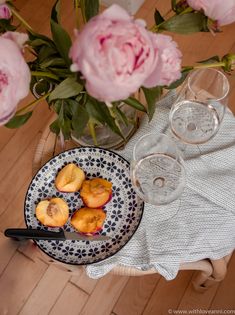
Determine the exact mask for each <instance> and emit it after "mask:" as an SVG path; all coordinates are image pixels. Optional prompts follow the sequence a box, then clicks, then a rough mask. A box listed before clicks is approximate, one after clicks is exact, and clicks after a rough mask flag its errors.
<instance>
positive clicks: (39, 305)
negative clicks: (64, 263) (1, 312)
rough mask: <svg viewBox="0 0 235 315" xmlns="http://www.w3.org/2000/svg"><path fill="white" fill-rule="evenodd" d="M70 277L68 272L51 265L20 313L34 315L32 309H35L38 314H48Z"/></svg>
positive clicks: (21, 314) (20, 314)
mask: <svg viewBox="0 0 235 315" xmlns="http://www.w3.org/2000/svg"><path fill="white" fill-rule="evenodd" d="M69 278H70V274H69V273H68V272H64V271H61V270H59V269H58V268H56V267H54V266H50V267H49V268H48V269H47V271H46V272H45V274H44V275H43V277H42V279H41V280H40V282H39V283H38V284H37V286H36V288H35V289H34V290H33V292H32V294H31V295H30V297H29V298H28V300H27V302H26V303H25V304H24V307H23V308H22V309H21V311H20V313H19V315H32V310H35V313H36V314H37V315H45V314H48V313H49V311H50V309H51V308H52V307H53V305H54V303H55V301H56V300H57V298H58V297H59V295H60V294H61V293H62V291H63V289H64V287H65V285H66V283H67V282H68V281H69Z"/></svg>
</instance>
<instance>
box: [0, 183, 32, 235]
mask: <svg viewBox="0 0 235 315" xmlns="http://www.w3.org/2000/svg"><path fill="white" fill-rule="evenodd" d="M28 185H29V180H28V179H27V180H26V181H25V182H24V183H23V185H22V187H21V188H20V190H19V191H18V192H16V193H15V195H14V197H13V199H12V201H11V202H10V203H9V205H8V207H7V208H6V210H5V211H4V212H3V213H2V214H1V215H0V230H1V231H4V230H5V229H6V228H10V227H23V226H25V223H24V198H25V194H26V192H27V189H28ZM12 213H14V215H12Z"/></svg>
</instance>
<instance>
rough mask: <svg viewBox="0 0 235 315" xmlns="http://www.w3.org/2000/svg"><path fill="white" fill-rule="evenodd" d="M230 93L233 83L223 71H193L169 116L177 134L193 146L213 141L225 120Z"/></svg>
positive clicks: (172, 128) (172, 127)
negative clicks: (231, 83) (230, 82)
mask: <svg viewBox="0 0 235 315" xmlns="http://www.w3.org/2000/svg"><path fill="white" fill-rule="evenodd" d="M228 92H229V82H228V80H227V78H226V76H225V75H224V74H223V73H222V72H221V71H219V70H216V69H198V70H196V71H193V72H192V73H191V74H190V75H189V76H188V79H187V80H186V82H185V84H183V86H182V89H181V91H180V92H179V94H178V97H177V99H176V101H175V103H174V104H173V106H172V108H171V111H170V114H169V120H170V126H171V130H172V132H173V134H174V135H175V136H176V137H177V138H178V139H180V140H181V141H183V142H185V143H190V144H201V143H205V142H207V141H208V140H210V139H211V138H212V137H213V136H214V135H215V134H216V133H217V131H218V130H219V127H220V124H221V122H222V120H223V116H224V113H225V108H226V106H227V101H228Z"/></svg>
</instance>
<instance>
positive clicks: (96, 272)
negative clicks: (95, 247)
mask: <svg viewBox="0 0 235 315" xmlns="http://www.w3.org/2000/svg"><path fill="white" fill-rule="evenodd" d="M172 97H174V95H172V94H171V95H169V96H168V97H165V98H164V99H163V100H162V101H160V102H159V104H158V105H157V108H156V113H155V115H154V117H153V119H152V121H151V122H150V123H149V122H148V118H147V117H145V118H144V119H143V120H142V123H141V126H140V128H139V129H138V131H137V132H136V133H135V135H134V136H133V137H132V138H131V139H130V140H129V142H128V144H127V146H126V148H125V149H124V150H123V151H119V152H118V153H119V154H120V155H122V156H123V157H124V158H126V159H127V160H129V161H130V160H131V157H132V151H133V147H134V144H135V143H136V141H137V140H138V139H139V138H140V137H141V136H142V135H144V134H146V133H152V132H154V133H156V134H158V133H165V134H168V135H169V136H171V133H170V131H169V121H168V115H169V108H170V105H171V104H172V101H173V99H172ZM176 142H177V141H176ZM178 144H179V147H180V146H181V147H183V152H184V155H185V167H186V172H187V183H186V187H185V189H184V192H183V194H182V196H181V197H180V199H179V200H176V201H174V202H172V203H170V204H168V205H165V206H158V207H156V206H153V205H150V204H147V203H145V208H144V215H143V218H142V221H141V223H140V226H139V228H138V230H137V231H136V233H135V234H134V236H133V237H132V238H131V240H130V241H129V242H128V243H127V244H126V246H124V247H123V248H122V249H121V250H120V251H119V252H118V253H117V254H115V255H114V256H112V257H110V258H108V259H105V260H103V261H101V262H99V263H95V264H92V265H88V266H87V267H86V272H87V275H88V276H89V277H91V278H99V277H102V276H104V275H105V274H107V273H108V272H109V271H110V270H111V269H112V268H114V267H115V266H117V265H125V266H128V267H136V268H138V269H141V270H147V269H150V268H152V267H154V268H155V269H156V271H157V272H159V273H160V274H161V275H162V276H164V277H165V278H166V279H167V280H171V279H173V278H174V277H176V275H177V272H178V270H179V266H180V263H182V262H192V261H197V260H200V259H203V258H210V259H219V258H221V257H223V256H225V255H227V254H229V253H230V252H232V251H233V249H234V248H235V118H234V116H233V114H232V112H231V111H230V110H229V109H226V113H225V116H224V120H223V122H222V124H221V127H220V129H219V132H218V133H217V134H216V136H215V137H214V138H213V139H211V140H210V141H208V142H207V143H205V144H202V145H199V146H197V145H186V146H183V145H182V144H181V143H180V142H178Z"/></svg>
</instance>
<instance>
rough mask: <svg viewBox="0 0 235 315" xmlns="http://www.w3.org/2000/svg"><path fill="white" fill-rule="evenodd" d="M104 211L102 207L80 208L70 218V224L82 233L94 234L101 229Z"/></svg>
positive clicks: (104, 215)
mask: <svg viewBox="0 0 235 315" xmlns="http://www.w3.org/2000/svg"><path fill="white" fill-rule="evenodd" d="M105 218H106V213H105V212H104V211H103V210H102V209H90V208H81V209H79V210H76V211H75V212H74V214H73V216H72V218H71V225H72V226H73V227H74V228H75V229H76V230H77V231H79V232H81V233H84V234H94V233H95V232H98V231H99V230H101V229H102V226H103V224H104V220H105Z"/></svg>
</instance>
